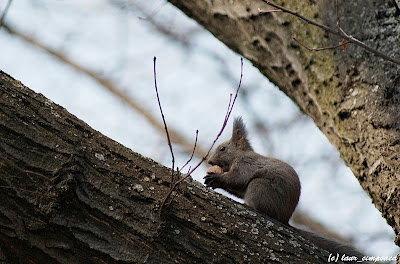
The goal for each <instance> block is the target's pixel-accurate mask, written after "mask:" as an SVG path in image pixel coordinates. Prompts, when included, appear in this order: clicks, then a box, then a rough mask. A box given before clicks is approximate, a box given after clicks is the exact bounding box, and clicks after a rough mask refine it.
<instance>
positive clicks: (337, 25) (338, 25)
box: [336, 0, 340, 31]
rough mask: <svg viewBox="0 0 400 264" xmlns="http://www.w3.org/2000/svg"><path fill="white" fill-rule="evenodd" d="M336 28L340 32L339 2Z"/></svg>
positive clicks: (337, 3)
mask: <svg viewBox="0 0 400 264" xmlns="http://www.w3.org/2000/svg"><path fill="white" fill-rule="evenodd" d="M336 27H337V29H338V31H340V17H339V0H336Z"/></svg>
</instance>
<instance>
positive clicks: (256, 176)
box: [204, 117, 361, 257]
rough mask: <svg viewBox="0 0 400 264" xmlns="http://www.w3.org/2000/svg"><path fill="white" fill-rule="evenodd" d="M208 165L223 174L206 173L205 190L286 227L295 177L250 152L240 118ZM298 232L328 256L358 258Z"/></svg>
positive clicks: (351, 251)
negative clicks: (222, 194) (218, 190)
mask: <svg viewBox="0 0 400 264" xmlns="http://www.w3.org/2000/svg"><path fill="white" fill-rule="evenodd" d="M208 163H209V164H211V165H217V166H219V167H221V168H222V169H223V171H224V173H222V174H219V173H214V172H209V173H208V174H207V175H206V176H205V177H204V179H205V182H204V183H205V184H206V186H208V187H212V188H214V189H215V188H221V189H224V190H226V191H228V192H229V193H231V194H233V195H235V196H237V197H239V198H242V199H244V201H245V203H246V204H247V205H249V206H250V207H252V208H254V209H255V210H257V211H259V212H261V213H264V214H266V215H268V216H270V217H273V218H275V219H276V220H278V221H280V222H282V223H283V224H286V225H289V224H288V222H289V219H290V217H291V216H292V214H293V212H294V210H295V208H296V206H297V203H298V201H299V197H300V180H299V178H298V176H297V173H296V172H295V170H294V169H293V168H292V167H291V166H290V165H289V164H287V163H285V162H283V161H281V160H278V159H274V158H269V157H264V156H262V155H260V154H257V153H256V152H254V151H253V148H252V147H251V145H250V143H249V141H248V139H247V131H246V127H245V125H244V123H243V120H242V118H241V117H239V118H236V119H235V120H234V122H233V130H232V137H231V139H229V140H228V141H226V142H224V143H222V144H221V145H219V146H218V147H217V148H216V150H215V151H214V152H213V153H212V155H211V156H210V158H209V159H208ZM299 231H300V233H301V234H302V235H304V236H306V237H307V238H309V239H310V240H311V241H313V242H314V243H315V244H317V245H319V246H320V247H322V248H325V249H326V250H328V251H330V252H331V253H335V254H336V253H339V254H341V253H346V252H347V255H350V254H352V255H353V256H357V257H360V256H361V254H360V253H358V252H357V251H355V250H354V249H353V248H352V247H349V246H344V245H341V244H338V243H337V242H336V241H332V240H330V239H326V238H324V237H322V236H319V235H318V234H313V233H310V232H307V231H303V230H299ZM339 249H340V250H339Z"/></svg>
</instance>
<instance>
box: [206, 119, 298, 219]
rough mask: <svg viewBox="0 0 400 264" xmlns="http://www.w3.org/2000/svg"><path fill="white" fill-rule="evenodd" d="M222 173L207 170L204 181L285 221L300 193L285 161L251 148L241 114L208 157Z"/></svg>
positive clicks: (292, 172)
mask: <svg viewBox="0 0 400 264" xmlns="http://www.w3.org/2000/svg"><path fill="white" fill-rule="evenodd" d="M208 163H210V164H211V165H218V166H220V167H221V168H222V169H223V170H224V173H223V174H215V173H213V174H208V175H207V176H206V177H205V184H206V185H207V186H210V187H213V188H222V189H224V190H226V191H228V192H230V193H232V194H233V195H236V196H238V197H240V198H243V199H244V201H245V203H246V204H247V205H249V206H250V207H252V208H254V209H256V210H257V211H260V212H262V213H265V214H267V215H269V216H271V217H273V218H275V219H277V220H278V221H280V222H282V223H284V224H288V221H289V219H290V217H291V216H292V213H293V211H294V209H295V208H296V205H297V203H298V200H299V197H300V181H299V178H298V176H297V174H296V172H295V170H294V169H293V168H292V167H291V166H290V165H289V164H287V163H285V162H283V161H280V160H277V159H273V158H268V157H264V156H262V155H260V154H257V153H255V152H254V151H253V148H252V147H251V145H250V143H249V141H248V139H247V131H246V128H245V125H244V123H243V120H242V118H240V117H239V118H236V119H235V121H234V123H233V130H232V137H231V139H230V140H228V141H226V142H224V143H222V144H221V145H219V146H218V147H217V149H216V150H215V151H214V153H213V154H212V155H211V157H210V158H209V159H208Z"/></svg>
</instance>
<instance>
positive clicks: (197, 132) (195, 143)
mask: <svg viewBox="0 0 400 264" xmlns="http://www.w3.org/2000/svg"><path fill="white" fill-rule="evenodd" d="M198 136H199V130H196V139H195V140H194V147H193V152H192V155H191V156H190V158H189V160H188V161H187V162H186V163H185V164H184V165H183V166H182V168H181V169H180V171H182V170H183V168H185V167H186V165H188V164H189V163H190V162H191V161H192V159H193V155H194V152H195V150H196V146H197V137H198ZM189 171H190V167H189Z"/></svg>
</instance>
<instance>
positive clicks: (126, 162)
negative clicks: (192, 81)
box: [0, 72, 328, 264]
mask: <svg viewBox="0 0 400 264" xmlns="http://www.w3.org/2000/svg"><path fill="white" fill-rule="evenodd" d="M0 87H1V89H0V153H1V155H0V186H1V187H0V188H1V192H0V199H1V201H2V203H1V204H0V219H2V220H1V221H0V241H1V243H0V253H1V255H0V256H1V257H2V260H4V261H6V262H8V263H27V262H29V263H124V262H126V263H157V264H158V263H177V262H178V263H194V262H196V263H212V262H219V263H243V262H244V263H261V262H265V261H267V262H274V263H326V260H327V258H328V253H327V252H325V251H322V250H320V249H318V248H316V247H315V246H313V245H312V244H310V243H309V242H308V241H306V240H304V239H303V238H302V237H300V236H299V235H298V234H297V233H296V231H295V230H293V229H291V228H288V227H285V226H282V225H281V224H280V223H278V222H276V221H274V220H273V219H269V218H268V217H266V216H262V215H260V214H258V213H256V212H254V211H252V210H250V209H248V208H247V207H245V206H243V205H240V204H238V203H236V202H234V201H232V200H230V199H228V198H226V197H224V196H222V195H218V194H216V193H215V192H214V191H210V190H207V189H206V188H204V187H203V186H202V185H201V184H198V183H196V182H192V181H191V180H190V179H187V180H186V181H184V182H182V183H181V184H180V185H179V187H180V188H178V189H176V193H177V194H176V197H175V198H174V200H173V203H172V204H171V206H170V207H169V209H168V214H166V215H165V218H163V219H162V220H161V219H160V218H159V217H158V216H159V210H160V201H161V200H162V199H163V198H164V197H165V195H166V193H167V192H168V191H169V189H170V186H169V172H170V170H169V169H168V168H165V167H163V166H161V165H159V164H157V163H155V162H154V161H152V160H150V159H148V158H145V157H143V156H141V155H139V154H137V153H134V152H132V151H131V150H129V149H127V148H125V147H123V146H121V145H120V144H118V143H116V142H114V141H112V140H111V139H109V138H107V137H105V136H103V135H102V134H100V133H99V132H97V131H95V130H93V129H92V128H90V127H89V126H88V125H87V124H85V123H84V122H82V121H81V120H79V119H77V118H76V117H75V116H73V115H71V114H70V113H68V112H67V111H66V110H65V109H64V108H62V107H60V106H58V105H56V104H54V103H53V102H51V101H50V100H48V99H46V98H45V97H43V96H42V95H40V94H36V93H34V92H33V91H31V90H29V89H28V88H27V87H25V86H23V85H22V84H21V83H20V82H18V81H16V80H14V79H12V78H11V77H10V76H8V75H7V74H5V73H4V72H0ZM180 177H181V176H180Z"/></svg>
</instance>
